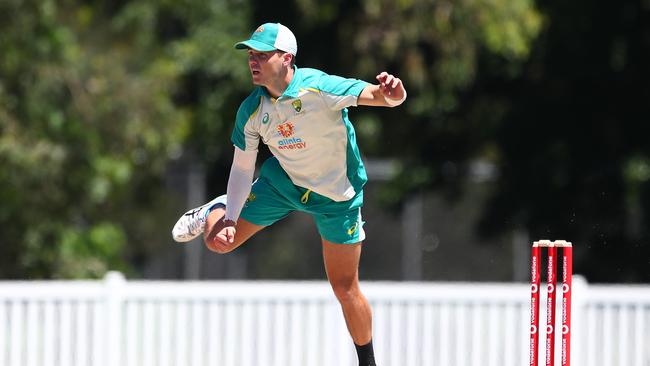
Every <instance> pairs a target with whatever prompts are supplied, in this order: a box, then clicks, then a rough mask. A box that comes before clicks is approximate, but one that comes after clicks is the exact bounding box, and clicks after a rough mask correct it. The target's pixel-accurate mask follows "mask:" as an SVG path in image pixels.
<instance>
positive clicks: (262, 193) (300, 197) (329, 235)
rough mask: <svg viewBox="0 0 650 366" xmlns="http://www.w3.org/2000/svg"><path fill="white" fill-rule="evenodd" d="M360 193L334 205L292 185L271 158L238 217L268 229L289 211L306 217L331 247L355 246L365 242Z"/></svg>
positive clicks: (319, 196)
mask: <svg viewBox="0 0 650 366" xmlns="http://www.w3.org/2000/svg"><path fill="white" fill-rule="evenodd" d="M362 205H363V191H360V192H358V193H357V194H356V195H355V196H354V197H352V198H351V199H349V200H347V201H343V202H336V201H333V200H331V199H329V198H327V197H325V196H322V195H320V194H318V193H316V192H312V191H310V190H308V189H305V188H302V187H298V186H296V185H294V184H293V182H292V181H291V179H290V178H289V176H288V175H287V173H285V171H284V169H282V167H281V166H280V163H279V162H278V160H277V159H276V158H275V157H271V158H269V159H268V160H266V161H265V162H264V164H263V165H262V169H261V172H260V177H259V178H258V179H257V180H256V181H255V182H254V183H253V187H252V189H251V194H250V196H249V197H248V199H247V200H246V204H244V208H243V210H242V213H241V217H242V218H243V219H244V220H246V221H249V222H251V223H253V224H255V225H260V226H269V225H271V224H273V223H275V222H276V221H278V220H280V219H282V218H284V217H286V216H287V215H289V214H290V213H291V212H292V211H302V212H306V213H308V214H310V215H311V216H312V217H313V218H314V221H315V222H316V226H317V228H318V232H319V233H320V235H321V236H322V237H323V238H325V239H326V240H328V241H330V242H332V243H338V244H355V243H358V242H360V241H362V240H363V239H365V233H364V231H363V221H362V220H361V206H362Z"/></svg>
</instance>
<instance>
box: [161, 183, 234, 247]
mask: <svg viewBox="0 0 650 366" xmlns="http://www.w3.org/2000/svg"><path fill="white" fill-rule="evenodd" d="M216 205H223V206H225V205H226V195H225V194H224V195H222V196H219V197H217V198H215V199H213V200H212V201H210V202H208V203H206V204H204V205H202V206H199V207H197V208H193V209H191V210H189V211H187V212H186V213H184V214H183V216H181V217H180V218H179V219H178V221H176V225H174V228H173V229H172V237H173V238H174V240H175V241H177V242H179V243H184V242H187V241H190V240H192V239H194V238H196V237H197V236H199V235H201V234H202V233H203V231H204V230H205V221H206V220H207V218H208V214H209V213H210V209H212V208H213V207H214V206H216Z"/></svg>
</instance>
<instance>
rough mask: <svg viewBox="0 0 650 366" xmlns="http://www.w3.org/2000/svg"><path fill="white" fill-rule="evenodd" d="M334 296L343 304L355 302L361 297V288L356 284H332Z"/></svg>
mask: <svg viewBox="0 0 650 366" xmlns="http://www.w3.org/2000/svg"><path fill="white" fill-rule="evenodd" d="M332 289H333V290H334V295H335V296H336V298H337V299H338V300H339V302H341V303H346V302H350V301H355V300H356V299H357V298H358V297H359V296H360V295H361V292H360V291H359V287H358V286H356V285H355V284H354V283H349V282H335V283H332Z"/></svg>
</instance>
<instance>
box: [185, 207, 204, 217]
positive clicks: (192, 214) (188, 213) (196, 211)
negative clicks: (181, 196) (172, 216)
mask: <svg viewBox="0 0 650 366" xmlns="http://www.w3.org/2000/svg"><path fill="white" fill-rule="evenodd" d="M199 211H201V210H200V209H198V208H195V209H193V210H192V212H186V213H185V216H190V217H192V216H194V215H195V214H197V213H198V212H199Z"/></svg>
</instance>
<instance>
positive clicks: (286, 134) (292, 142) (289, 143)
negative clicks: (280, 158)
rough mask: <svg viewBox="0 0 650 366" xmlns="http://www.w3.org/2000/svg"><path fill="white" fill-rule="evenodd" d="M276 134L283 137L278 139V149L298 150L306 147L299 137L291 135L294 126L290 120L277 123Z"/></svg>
mask: <svg viewBox="0 0 650 366" xmlns="http://www.w3.org/2000/svg"><path fill="white" fill-rule="evenodd" d="M277 128H278V134H279V135H280V136H281V137H283V138H282V139H280V141H278V149H279V150H299V149H304V148H306V147H307V143H306V142H305V141H303V140H302V139H301V138H300V137H292V136H293V134H294V126H293V124H292V123H291V122H285V123H282V124H279V125H278V127H277Z"/></svg>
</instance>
